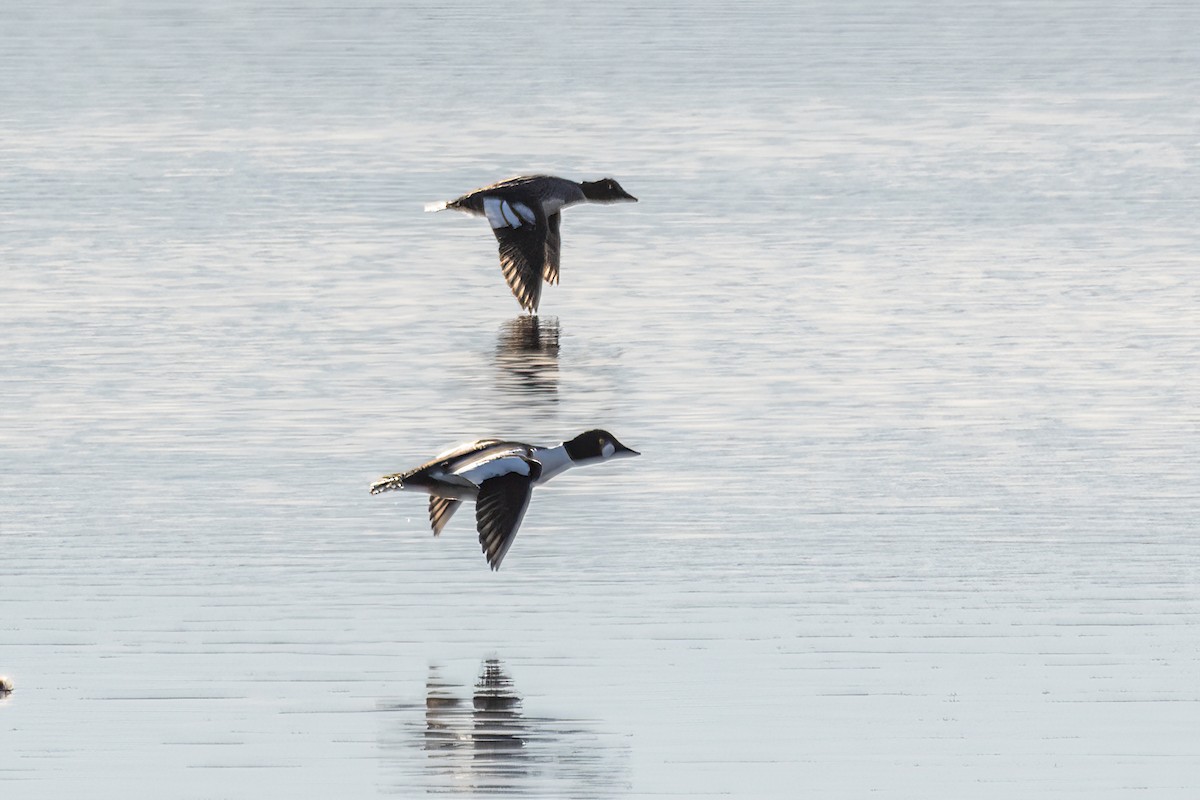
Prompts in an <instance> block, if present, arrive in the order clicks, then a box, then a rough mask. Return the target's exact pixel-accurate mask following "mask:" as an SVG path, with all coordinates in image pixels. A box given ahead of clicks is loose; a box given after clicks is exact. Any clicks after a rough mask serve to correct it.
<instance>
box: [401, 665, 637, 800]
mask: <svg viewBox="0 0 1200 800" xmlns="http://www.w3.org/2000/svg"><path fill="white" fill-rule="evenodd" d="M463 694H464V691H463V689H462V688H461V687H460V686H456V685H455V684H454V683H452V682H450V681H448V680H446V678H445V677H444V676H443V673H442V670H441V669H440V668H439V667H438V666H436V665H430V667H429V676H428V679H427V681H426V696H425V708H424V720H423V725H422V726H421V729H420V730H412V729H410V730H412V733H410V734H409V735H408V736H405V737H403V738H397V739H390V740H389V739H385V740H384V744H385V752H386V745H387V744H389V743H394V744H395V745H396V746H397V747H402V748H403V750H404V752H397V753H396V763H397V764H398V765H402V766H403V765H409V764H411V763H412V762H411V760H410V758H409V757H408V754H409V753H411V750H410V748H411V747H412V746H413V744H414V743H415V744H416V747H417V748H418V750H420V751H421V752H422V753H423V755H424V759H423V760H422V761H421V762H419V764H420V767H419V770H420V771H419V772H418V773H411V772H410V773H405V774H401V775H398V776H397V778H398V782H399V783H400V784H401V785H402V786H403V787H404V789H405V790H406V793H407V794H409V795H413V794H419V793H420V792H419V791H413V790H414V789H415V788H416V786H417V785H418V784H419V783H420V782H422V781H423V782H424V783H425V784H426V785H425V787H424V789H425V790H426V793H427V794H442V793H462V794H467V795H473V796H474V795H484V794H505V795H509V796H520V797H527V796H538V797H589V798H593V797H594V798H600V797H609V796H613V795H614V794H617V793H618V792H619V790H620V789H621V787H622V786H624V787H625V788H628V785H627V780H628V769H629V765H628V755H629V754H628V748H627V746H625V745H624V743H623V742H622V741H621V737H613V736H612V735H610V734H600V733H597V732H596V731H594V730H592V729H590V727H589V726H588V724H587V723H584V722H581V721H579V720H566V719H556V718H552V717H541V716H527V715H526V714H525V711H524V709H523V707H522V699H521V696H520V695H519V694H517V691H516V689H515V688H514V685H513V680H512V678H511V677H510V676H509V672H508V670H507V669H506V667H505V665H504V663H503V662H501V661H500V660H499V659H495V658H491V659H488V660H487V661H485V662H484V663H483V665H482V668H481V670H480V673H479V677H478V679H477V680H476V681H475V685H474V687H473V688H472V689H471V690H470V694H469V695H468V696H469V698H470V699H467V697H464V696H462V695H463ZM409 709H411V706H405V705H397V706H394V707H392V709H391V710H394V711H398V712H401V713H407V712H408V710H409ZM414 722H415V721H414ZM412 734H416V736H415V741H414V737H413V735H412Z"/></svg>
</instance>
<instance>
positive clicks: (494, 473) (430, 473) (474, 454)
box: [371, 429, 639, 570]
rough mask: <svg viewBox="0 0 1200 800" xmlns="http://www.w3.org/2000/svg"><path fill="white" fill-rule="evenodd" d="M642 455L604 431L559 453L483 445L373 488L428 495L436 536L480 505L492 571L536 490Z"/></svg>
mask: <svg viewBox="0 0 1200 800" xmlns="http://www.w3.org/2000/svg"><path fill="white" fill-rule="evenodd" d="M636 455H639V453H638V452H637V451H636V450H631V449H629V448H628V447H626V446H625V445H623V444H621V443H620V442H619V441H617V437H615V436H613V435H612V434H611V433H609V432H608V431H602V430H598V429H597V430H591V431H586V432H584V433H581V434H579V435H578V436H576V437H575V438H574V439H570V440H568V441H566V442H563V443H562V444H560V445H557V446H554V447H540V446H537V445H531V444H525V443H524V442H506V441H504V440H502V439H479V440H478V441H474V442H468V443H466V444H461V445H458V446H457V447H452V448H450V449H449V450H447V451H445V452H444V453H441V454H440V455H438V456H435V457H434V458H433V460H431V461H427V462H426V463H424V464H422V465H421V466H419V467H416V468H414V469H410V470H408V471H407V472H398V473H396V474H394V475H385V476H384V477H382V478H380V479H379V480H377V481H375V483H373V484H372V485H371V494H379V493H381V492H390V491H402V490H409V491H418V492H425V493H426V494H428V495H429V522H430V525H432V527H433V535H434V536H437V535H438V534H440V533H441V532H442V528H444V527H445V526H446V523H447V522H449V521H450V517H451V515H453V514H454V512H455V511H457V510H458V507H459V506H460V505H462V502H463V501H464V500H473V501H475V527H476V529H477V530H478V531H479V544H480V545H481V546H482V547H483V552H484V555H485V556H487V561H488V565H489V566H491V568H492V569H493V570H497V569H500V562H501V561H503V560H504V555H505V554H506V553H507V552H508V548H510V547H512V543H513V539H514V538H516V535H517V529H518V528H520V527H521V520H523V519H524V518H525V510H526V509H527V508H529V498H530V496H531V495H532V494H533V487H534V486H538V485H541V484H543V483H545V482H546V481H548V480H550V479H551V478H553V477H554V476H555V475H558V474H559V473H561V472H565V471H566V470H568V469H570V468H572V467H578V466H584V465H587V464H599V463H600V462H602V461H608V460H610V459H614V458H626V457H628V456H636Z"/></svg>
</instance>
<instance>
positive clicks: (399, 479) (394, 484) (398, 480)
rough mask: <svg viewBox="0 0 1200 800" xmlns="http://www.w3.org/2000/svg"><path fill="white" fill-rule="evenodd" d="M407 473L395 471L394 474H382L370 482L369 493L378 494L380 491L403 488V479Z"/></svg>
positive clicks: (395, 490) (394, 490)
mask: <svg viewBox="0 0 1200 800" xmlns="http://www.w3.org/2000/svg"><path fill="white" fill-rule="evenodd" d="M408 476H409V474H408V473H407V472H401V473H397V474H395V475H384V476H383V477H382V478H380V479H379V480H377V481H375V482H374V483H372V484H371V494H379V493H380V492H399V491H401V490H402V489H404V479H405V478H407V477H408Z"/></svg>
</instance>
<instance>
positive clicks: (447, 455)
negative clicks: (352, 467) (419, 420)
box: [371, 439, 504, 494]
mask: <svg viewBox="0 0 1200 800" xmlns="http://www.w3.org/2000/svg"><path fill="white" fill-rule="evenodd" d="M503 443H504V441H503V440H502V439H476V440H475V441H473V442H466V443H464V444H458V445H455V446H454V447H451V448H450V449H449V450H446V451H444V452H441V453H438V454H437V455H436V456H434V457H433V458H432V459H430V460H429V461H426V462H425V463H424V464H422V465H421V466H419V467H413V468H412V469H410V470H406V471H405V472H397V473H395V474H394V475H384V476H383V477H382V478H380V479H379V480H377V481H375V482H374V483H372V484H371V494H379V493H380V492H391V491H400V490H401V489H404V488H405V486H410V487H414V488H415V487H422V486H425V485H426V484H427V483H428V481H427V480H426V474H425V473H426V472H428V471H432V470H435V469H436V470H440V471H451V470H453V469H454V467H455V466H456V465H457V464H461V463H462V462H463V461H464V460H466V459H468V458H470V457H472V456H474V455H475V454H477V453H482V452H483V451H484V450H487V449H489V448H492V447H495V446H496V445H499V444H503Z"/></svg>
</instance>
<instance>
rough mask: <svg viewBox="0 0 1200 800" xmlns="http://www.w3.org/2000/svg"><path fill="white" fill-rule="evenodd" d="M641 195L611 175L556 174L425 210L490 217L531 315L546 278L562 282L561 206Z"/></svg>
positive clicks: (506, 267)
mask: <svg viewBox="0 0 1200 800" xmlns="http://www.w3.org/2000/svg"><path fill="white" fill-rule="evenodd" d="M621 201H631V202H634V203H636V202H637V198H636V197H634V196H633V195H631V194H629V192H627V191H625V190H624V189H622V188H621V184H619V183H617V182H616V181H614V180H613V179H612V178H601V179H600V180H598V181H583V182H582V183H576V182H575V181H570V180H567V179H566V178H555V177H553V176H552V175H523V176H521V177H518V178H509V179H508V180H505V181H500V182H499V183H493V184H492V185H491V186H484V187H483V188H482V189H476V190H474V191H473V192H468V193H467V194H464V195H463V196H462V197H460V198H458V199H457V200H451V201H449V202H439V203H430V204H429V205H427V206H425V210H426V211H441V210H442V209H444V208H454V209H458V210H459V211H465V212H467V213H468V214H475V215H481V216H484V217H487V221H488V224H490V225H491V226H492V233H494V234H496V239H497V240H498V241H499V242H500V269H501V271H503V272H504V280H506V281H508V288H509V289H511V290H512V293H513V296H514V297H516V298H517V302H518V303H520V304H521V308H523V309H524V310H526V311H528V312H529V313H531V314H536V313H537V308H538V301H539V300H541V296H542V280H545V281H546V283H558V260H559V254H560V252H561V251H562V238H561V237H560V236H559V233H558V225H559V220H560V214H561V212H562V209H564V208H566V207H567V206H571V205H575V204H576V203H617V202H621Z"/></svg>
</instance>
